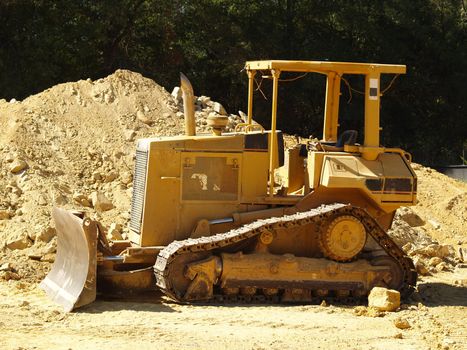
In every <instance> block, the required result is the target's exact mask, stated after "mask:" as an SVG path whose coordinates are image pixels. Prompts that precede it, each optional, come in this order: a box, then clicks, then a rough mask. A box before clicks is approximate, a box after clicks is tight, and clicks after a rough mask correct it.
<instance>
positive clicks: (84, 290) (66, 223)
mask: <svg viewBox="0 0 467 350" xmlns="http://www.w3.org/2000/svg"><path fill="white" fill-rule="evenodd" d="M52 217H53V219H54V221H55V227H56V230H57V254H56V257H55V262H54V264H53V266H52V269H51V271H50V273H49V274H48V275H47V276H46V278H45V279H44V280H43V281H42V282H41V283H40V287H41V288H42V289H43V290H45V292H46V293H47V295H48V296H49V297H50V298H51V299H52V300H53V301H54V302H56V303H57V304H59V305H61V306H62V307H63V309H64V310H65V311H66V312H69V311H71V310H73V309H75V308H78V307H80V306H83V305H86V304H89V303H92V302H93V301H94V300H95V299H96V274H97V240H98V235H99V228H98V225H97V223H96V222H95V221H92V220H90V219H88V218H86V219H83V218H80V217H79V216H77V215H75V214H73V213H71V212H69V211H66V210H64V209H60V208H54V209H53V211H52Z"/></svg>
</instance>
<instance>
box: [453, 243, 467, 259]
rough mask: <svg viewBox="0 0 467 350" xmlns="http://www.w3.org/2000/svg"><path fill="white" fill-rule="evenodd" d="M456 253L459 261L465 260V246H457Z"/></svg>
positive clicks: (466, 253) (466, 254)
mask: <svg viewBox="0 0 467 350" xmlns="http://www.w3.org/2000/svg"><path fill="white" fill-rule="evenodd" d="M456 255H457V257H458V259H459V260H460V261H461V262H467V248H463V247H459V248H458V249H457V250H456Z"/></svg>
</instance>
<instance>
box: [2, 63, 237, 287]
mask: <svg viewBox="0 0 467 350" xmlns="http://www.w3.org/2000/svg"><path fill="white" fill-rule="evenodd" d="M195 103H196V104H195V106H196V112H195V117H196V125H197V132H208V127H207V121H206V119H207V117H208V116H210V115H219V114H222V115H226V116H228V118H229V124H228V126H227V128H226V129H227V131H230V130H231V129H232V128H233V127H235V125H236V124H238V123H239V122H240V121H241V118H240V117H239V116H237V115H233V114H232V115H227V113H226V111H225V109H224V108H223V107H222V106H221V105H220V104H219V103H216V102H214V101H211V100H210V98H209V97H206V96H200V97H198V98H196V101H195ZM0 125H2V129H3V130H2V133H1V134H0V249H1V250H2V253H1V254H2V256H0V265H1V264H2V263H11V265H12V266H11V267H10V268H9V269H7V268H4V270H5V271H3V272H2V271H0V274H2V273H3V277H4V278H7V279H10V278H13V279H14V278H17V277H18V278H19V277H24V278H30V279H34V280H36V279H40V278H42V275H43V273H42V272H43V270H45V271H47V270H48V268H49V264H48V262H51V261H53V259H54V253H55V247H56V238H55V229H54V228H53V223H52V220H51V210H52V207H53V206H59V207H63V208H66V209H78V210H84V211H86V212H87V213H88V214H89V215H90V216H91V217H93V218H95V219H97V220H99V221H101V222H102V223H103V225H104V226H105V227H112V228H113V230H112V233H113V234H115V235H116V236H117V237H119V236H121V235H122V234H123V236H124V235H125V232H124V231H125V228H126V226H127V222H128V219H129V209H130V202H131V194H132V173H133V164H134V149H135V140H137V139H139V138H144V137H153V136H173V135H178V134H182V133H183V132H184V117H183V102H182V99H181V93H180V90H179V89H178V88H175V89H174V92H173V94H170V93H168V92H167V91H166V90H165V89H164V88H163V87H161V86H159V85H158V84H156V83H155V82H154V81H152V80H151V79H147V78H145V77H143V76H142V75H141V74H138V73H134V72H131V71H127V70H117V71H116V72H115V73H114V74H112V75H109V76H108V77H106V78H103V79H99V80H97V81H91V80H90V79H87V80H80V81H78V82H71V83H65V84H59V85H56V86H54V87H52V88H50V89H47V90H45V91H43V92H41V93H39V94H37V95H34V96H30V97H28V98H27V99H25V100H23V101H21V102H19V101H15V100H11V101H9V102H7V101H5V100H0ZM18 257H21V258H18ZM28 259H29V261H28ZM31 259H32V260H40V261H42V262H44V264H36V263H35V262H31ZM31 265H34V268H33V269H32V268H31ZM0 270H1V269H0ZM35 271H36V272H35ZM7 272H9V273H7Z"/></svg>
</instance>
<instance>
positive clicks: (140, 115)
mask: <svg viewBox="0 0 467 350" xmlns="http://www.w3.org/2000/svg"><path fill="white" fill-rule="evenodd" d="M136 118H138V120H139V121H140V122H142V123H144V124H146V125H151V124H152V120H151V119H149V118H148V117H146V116H145V115H144V113H143V112H142V111H138V112H136Z"/></svg>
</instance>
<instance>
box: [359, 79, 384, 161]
mask: <svg viewBox="0 0 467 350" xmlns="http://www.w3.org/2000/svg"><path fill="white" fill-rule="evenodd" d="M379 86H380V75H379V73H375V72H371V73H370V74H367V75H366V76H365V130H364V135H365V141H364V146H365V147H379V105H380V92H379ZM368 153H370V152H368ZM363 154H364V157H365V154H366V152H364V153H363ZM376 156H377V154H375V156H374V157H373V158H372V156H371V155H370V154H369V155H368V156H367V157H366V158H367V159H370V160H373V159H375V158H376Z"/></svg>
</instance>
